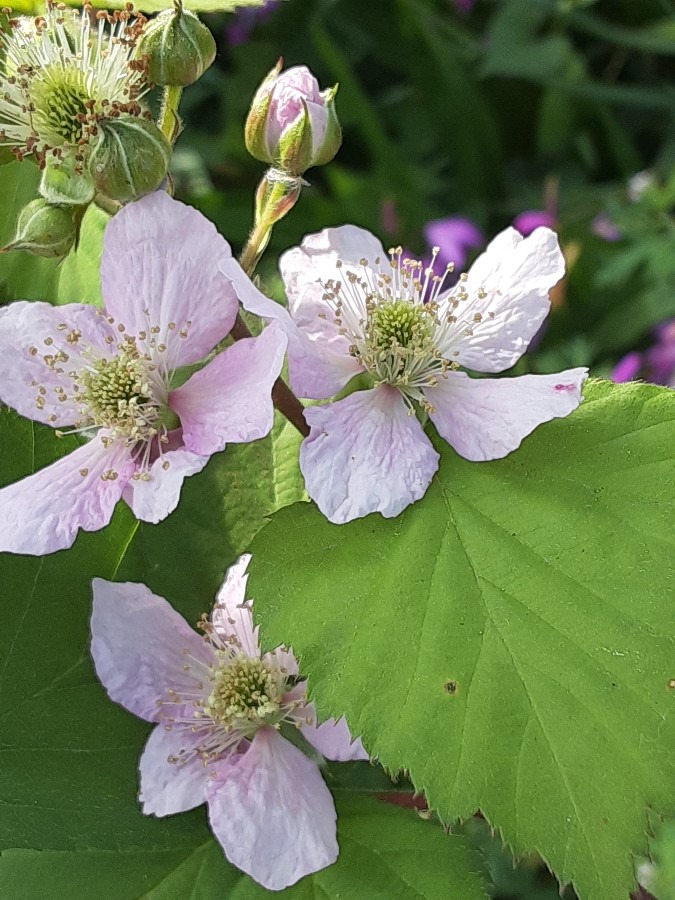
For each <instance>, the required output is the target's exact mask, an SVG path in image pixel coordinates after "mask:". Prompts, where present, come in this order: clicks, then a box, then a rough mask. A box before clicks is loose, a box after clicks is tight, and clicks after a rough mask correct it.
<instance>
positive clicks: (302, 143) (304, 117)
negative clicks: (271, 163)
mask: <svg viewBox="0 0 675 900" xmlns="http://www.w3.org/2000/svg"><path fill="white" fill-rule="evenodd" d="M313 144H314V136H313V133H312V120H311V118H310V115H309V109H308V107H307V103H306V101H305V100H304V99H303V100H302V113H301V114H300V115H299V116H298V118H297V119H296V121H295V122H294V123H293V124H292V125H291V126H290V127H289V128H287V129H286V130H285V131H284V132H283V134H282V135H281V139H280V140H279V160H278V165H279V168H280V169H283V170H284V172H288V174H289V175H302V173H303V172H306V171H307V169H309V167H310V166H311V165H313V159H312V150H313Z"/></svg>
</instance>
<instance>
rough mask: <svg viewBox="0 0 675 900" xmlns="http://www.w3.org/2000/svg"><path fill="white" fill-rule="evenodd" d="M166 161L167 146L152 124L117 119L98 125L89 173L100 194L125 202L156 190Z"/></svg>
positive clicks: (126, 118) (166, 168) (130, 117)
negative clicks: (96, 139) (97, 136)
mask: <svg viewBox="0 0 675 900" xmlns="http://www.w3.org/2000/svg"><path fill="white" fill-rule="evenodd" d="M170 161H171V145H170V144H169V142H168V141H167V139H166V138H165V137H164V135H163V134H162V132H161V131H160V130H159V128H158V127H157V126H156V125H155V123H154V122H153V121H151V120H150V119H144V118H140V117H138V116H120V117H119V118H117V119H108V120H106V121H104V122H101V123H100V124H99V138H98V142H97V144H96V146H95V147H94V150H93V152H92V155H91V159H90V161H89V170H90V172H91V175H92V177H93V179H94V184H95V185H96V189H97V190H98V191H99V192H100V193H101V194H104V195H105V196H106V197H109V198H110V199H111V200H117V201H118V202H119V203H128V202H129V201H131V200H137V199H138V198H139V197H142V196H143V195H144V194H149V193H150V192H151V191H154V190H156V189H157V188H158V187H159V186H160V184H161V183H162V181H164V179H165V178H166V174H167V172H168V169H169V162H170Z"/></svg>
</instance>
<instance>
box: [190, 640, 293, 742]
mask: <svg viewBox="0 0 675 900" xmlns="http://www.w3.org/2000/svg"><path fill="white" fill-rule="evenodd" d="M285 687H286V678H285V676H284V675H283V674H282V673H281V672H280V671H275V670H273V669H272V668H270V667H269V666H267V665H266V664H265V663H264V662H263V661H262V660H261V659H251V658H250V657H248V656H244V655H243V654H240V655H238V656H236V657H235V658H234V659H233V660H232V661H230V662H227V663H226V664H224V665H222V666H220V667H218V668H217V669H216V670H215V673H214V680H213V690H212V691H211V695H210V696H209V699H208V700H207V702H206V706H205V707H204V712H205V713H206V715H208V716H210V717H211V718H212V719H213V720H214V721H215V722H217V723H218V724H219V725H221V726H222V727H223V728H224V729H225V730H226V731H233V730H235V729H237V730H240V731H242V732H244V733H245V734H247V733H248V734H252V733H254V732H255V731H256V730H257V729H258V728H260V727H261V726H262V725H272V724H275V722H277V721H278V720H279V719H280V718H282V714H281V713H280V707H281V701H282V696H283V693H284V690H285Z"/></svg>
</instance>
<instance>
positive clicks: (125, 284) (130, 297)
mask: <svg viewBox="0 0 675 900" xmlns="http://www.w3.org/2000/svg"><path fill="white" fill-rule="evenodd" d="M231 255H232V251H231V250H230V247H229V244H228V243H227V241H226V240H225V239H224V238H223V237H221V236H220V235H219V234H218V232H217V231H216V229H215V226H214V225H213V224H212V223H211V222H209V220H208V219H206V218H205V217H204V216H203V215H202V214H201V213H200V212H198V211H197V210H196V209H192V207H190V206H185V204H183V203H180V202H179V201H178V200H174V199H173V198H171V197H169V195H168V194H167V193H165V192H164V191H156V192H155V193H154V194H148V195H147V196H146V197H143V198H141V199H140V200H136V201H135V202H134V203H129V204H127V206H125V207H124V208H123V209H122V210H120V211H119V212H118V213H117V214H116V215H115V216H113V218H112V219H111V220H110V222H109V223H108V226H107V227H106V230H105V235H104V238H103V255H102V258H101V288H102V291H103V299H104V302H105V307H106V311H107V312H108V313H109V314H110V315H112V316H113V317H114V318H115V320H116V323H122V324H123V325H124V327H125V329H126V332H127V333H128V334H131V335H139V334H141V333H142V332H145V333H147V334H148V339H147V340H148V341H150V339H151V337H152V339H153V340H154V342H155V345H156V346H158V345H159V344H165V345H166V346H167V348H168V350H167V354H166V358H167V360H168V361H169V363H168V364H169V367H170V368H175V367H177V366H186V365H189V364H190V363H194V362H197V361H198V360H200V359H202V358H203V357H204V356H206V354H207V353H209V352H210V351H211V350H212V349H213V348H214V347H215V345H216V344H217V343H218V342H219V341H220V340H222V338H224V337H225V335H226V334H228V332H229V331H230V329H231V328H232V325H233V324H234V320H235V317H236V315H237V300H236V297H235V295H234V292H233V290H232V288H231V286H230V285H229V284H228V282H227V281H226V280H225V279H224V278H223V277H222V275H221V274H220V272H219V270H218V264H219V263H220V262H221V261H222V260H224V259H228V258H229V257H230V256H231ZM187 323H190V324H189V325H188V324H187ZM171 326H174V327H171ZM151 327H155V328H158V329H159V331H158V332H156V333H155V334H153V335H152V336H151V335H150V328H151ZM181 332H183V333H182V334H181Z"/></svg>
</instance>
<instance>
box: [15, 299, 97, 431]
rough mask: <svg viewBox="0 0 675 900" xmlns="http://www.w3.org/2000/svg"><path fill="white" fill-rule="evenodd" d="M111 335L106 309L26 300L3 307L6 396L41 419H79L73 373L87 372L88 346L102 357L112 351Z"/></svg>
mask: <svg viewBox="0 0 675 900" xmlns="http://www.w3.org/2000/svg"><path fill="white" fill-rule="evenodd" d="M110 334H111V331H110V326H109V325H108V323H107V322H106V321H105V319H104V318H103V316H102V315H101V311H100V310H97V309H95V308H94V307H93V306H86V305H84V304H81V303H70V304H67V305H65V306H52V305H51V304H50V303H41V302H38V301H35V300H33V301H27V300H23V301H19V302H17V303H10V305H9V306H4V307H2V308H0V398H2V401H3V402H4V403H6V404H7V405H8V406H12V407H13V408H14V409H15V410H16V411H17V412H19V413H20V414H21V415H22V416H26V417H27V418H29V419H34V420H35V421H36V422H44V423H45V424H47V425H53V426H54V427H65V426H67V425H73V424H75V422H77V420H78V419H79V418H80V414H79V412H78V410H79V404H78V403H77V402H75V400H74V397H73V391H72V385H73V380H72V378H70V377H69V376H68V372H73V371H75V372H79V371H81V369H82V367H83V365H84V364H85V361H84V360H83V358H82V351H86V349H87V348H90V349H92V350H93V351H94V355H96V356H101V355H108V354H109V352H110V351H109V348H108V345H107V344H106V343H105V338H106V337H108V336H109V335H110ZM80 335H81V336H80ZM57 354H59V356H61V357H62V355H63V354H65V357H66V358H65V360H63V359H62V360H60V361H58V362H57V361H55V357H56V355H57ZM48 364H49V365H48ZM59 397H65V398H66V399H65V400H63V399H62V400H60V399H59Z"/></svg>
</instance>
